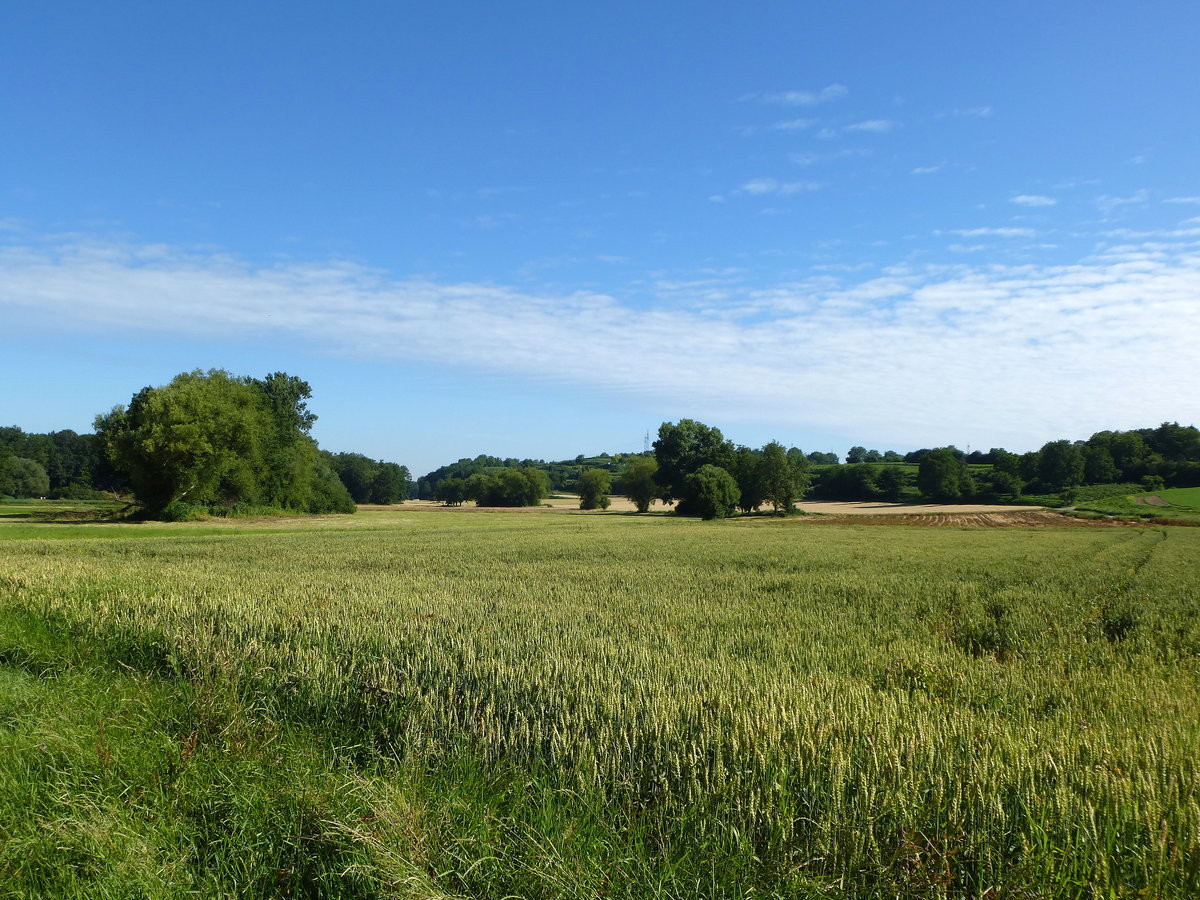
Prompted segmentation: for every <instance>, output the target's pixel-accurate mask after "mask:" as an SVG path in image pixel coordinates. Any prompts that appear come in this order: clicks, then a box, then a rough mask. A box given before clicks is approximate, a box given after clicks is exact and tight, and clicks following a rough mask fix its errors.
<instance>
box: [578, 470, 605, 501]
mask: <svg viewBox="0 0 1200 900" xmlns="http://www.w3.org/2000/svg"><path fill="white" fill-rule="evenodd" d="M611 490H612V476H611V475H610V474H609V473H608V470H607V469H588V470H587V471H586V472H584V473H583V475H581V476H580V478H579V508H580V509H608V507H609V504H610V503H611V500H610V498H609V496H608V495H609V492H610V491H611Z"/></svg>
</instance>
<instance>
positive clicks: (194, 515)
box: [158, 500, 208, 522]
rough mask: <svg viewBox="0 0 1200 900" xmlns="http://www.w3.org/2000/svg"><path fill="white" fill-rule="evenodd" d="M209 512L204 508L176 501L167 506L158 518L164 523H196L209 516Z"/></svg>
mask: <svg viewBox="0 0 1200 900" xmlns="http://www.w3.org/2000/svg"><path fill="white" fill-rule="evenodd" d="M207 514H208V511H207V510H206V509H204V507H202V506H195V505H193V504H191V503H184V502H183V501H182V500H175V501H173V502H171V503H168V504H167V507H166V509H164V510H163V511H162V512H161V513H160V514H159V516H158V518H159V519H161V520H162V521H164V522H196V521H199V520H200V519H203V518H205V517H206V516H207Z"/></svg>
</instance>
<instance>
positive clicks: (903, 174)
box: [0, 0, 1200, 474]
mask: <svg viewBox="0 0 1200 900" xmlns="http://www.w3.org/2000/svg"><path fill="white" fill-rule="evenodd" d="M1197 34H1200V6H1197V5H1196V4H1194V3H1191V2H1161V3H1154V4H1134V3H1116V2H1099V3H1097V2H1089V3H1083V2H1074V0H1067V2H1056V3H1053V4H1046V3H1032V2H1011V3H1005V4H973V3H961V2H954V3H950V2H946V3H906V4H893V3H863V2H848V3H839V4H797V3H761V4H751V5H748V6H747V5H740V6H736V7H735V6H734V5H732V4H715V3H714V4H709V3H704V4H696V3H687V4H684V3H668V2H663V3H656V4H644V3H609V4H602V5H595V4H588V5H584V4H564V3H519V2H518V3H510V4H490V3H489V4H485V3H449V4H436V5H434V4H429V5H418V4H398V3H341V4H332V3H330V4H317V3H286V4H285V3H272V2H267V3H258V4H242V3H237V4H235V3H223V2H213V3H206V4H182V3H150V2H145V3H128V2H112V3H104V4H97V3H61V2H54V0H47V2H45V3H37V4H6V5H5V6H4V8H3V9H2V10H0V84H3V90H0V323H2V324H3V330H4V333H5V337H6V340H5V347H4V351H3V353H2V354H0V423H2V424H10V423H11V424H16V425H20V426H21V427H23V428H25V429H27V430H30V431H44V430H54V429H59V428H74V429H76V430H80V431H84V430H90V427H91V422H92V418H93V417H94V415H95V414H96V413H98V412H101V411H104V410H107V409H108V408H110V407H111V406H113V405H114V404H117V403H122V402H127V401H128V399H129V397H130V396H131V395H132V394H133V393H134V392H136V391H137V390H138V389H140V388H141V387H142V386H144V385H147V384H162V383H165V382H166V381H169V380H170V378H171V377H172V376H174V375H175V374H176V373H178V372H180V371H184V370H189V369H193V368H213V367H216V368H225V369H229V370H230V371H233V372H236V373H238V374H250V375H263V374H265V373H267V372H270V371H275V370H284V371H287V372H289V373H291V374H294V375H299V376H300V377H302V378H305V379H306V380H308V381H309V382H310V383H311V385H312V387H313V390H314V398H313V402H312V406H313V408H314V410H315V411H316V412H317V414H318V416H319V417H320V419H319V421H318V424H317V426H316V429H315V431H314V433H315V435H316V436H317V438H318V440H320V442H321V444H322V446H324V447H326V448H328V449H332V450H355V451H359V452H364V453H367V454H369V455H371V456H375V457H381V458H385V459H390V460H395V461H398V462H401V463H404V464H406V465H408V466H409V467H410V469H412V470H413V472H414V473H415V474H420V473H423V472H425V471H428V470H430V469H432V468H434V467H436V466H438V465H441V464H443V463H445V462H449V461H452V460H455V459H457V458H459V457H461V456H474V455H476V454H477V453H493V454H497V455H501V456H506V455H512V456H516V457H545V458H561V457H571V456H574V455H576V454H577V453H593V452H599V451H601V450H609V451H616V450H622V449H640V448H641V446H642V441H643V435H644V434H645V432H646V431H651V432H653V431H654V430H655V429H656V428H657V427H658V425H659V423H661V422H663V421H665V420H677V419H679V418H682V417H692V418H698V419H701V420H702V421H705V422H707V423H709V424H713V425H717V426H719V427H720V428H721V429H722V430H723V431H724V432H725V434H726V436H728V437H730V438H732V439H733V440H735V441H737V442H739V443H746V444H751V445H755V446H758V445H761V444H762V443H765V442H766V441H768V440H771V439H778V440H781V441H783V442H785V443H787V444H789V445H797V446H800V447H801V448H803V449H805V450H817V449H819V450H835V451H837V452H839V453H844V452H845V450H846V449H847V448H848V447H850V446H851V445H854V444H863V445H866V446H868V447H878V448H879V449H889V448H895V449H899V450H906V449H913V448H915V447H920V446H936V445H942V444H946V443H955V444H957V445H958V446H960V447H966V446H971V447H974V448H983V449H986V448H988V447H992V446H1005V447H1007V448H1009V449H1010V450H1026V449H1031V448H1034V447H1037V446H1040V445H1041V444H1042V443H1044V442H1045V441H1047V440H1052V439H1057V438H1060V437H1070V438H1085V437H1087V436H1088V435H1089V434H1091V433H1092V432H1094V431H1096V430H1100V429H1103V428H1134V427H1142V426H1149V425H1155V424H1157V423H1158V422H1160V421H1163V420H1172V421H1174V420H1178V421H1180V422H1184V423H1196V422H1200V392H1198V391H1197V388H1198V387H1200V377H1198V376H1197V367H1196V364H1195V356H1196V348H1197V346H1200V164H1198V163H1200V154H1198V152H1197V150H1198V148H1200V96H1198V95H1200V62H1198V59H1200V57H1197V54H1196V53H1195V47H1194V42H1195V36H1196V35H1197Z"/></svg>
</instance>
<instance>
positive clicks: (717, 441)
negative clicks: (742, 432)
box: [654, 419, 737, 504]
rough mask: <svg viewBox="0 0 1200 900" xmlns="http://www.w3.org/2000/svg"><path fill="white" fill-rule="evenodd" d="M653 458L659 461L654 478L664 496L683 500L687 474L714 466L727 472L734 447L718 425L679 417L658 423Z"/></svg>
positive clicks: (685, 492)
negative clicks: (676, 422) (672, 420)
mask: <svg viewBox="0 0 1200 900" xmlns="http://www.w3.org/2000/svg"><path fill="white" fill-rule="evenodd" d="M654 458H655V461H656V462H657V463H658V471H657V472H655V474H654V479H655V481H657V482H658V484H659V486H660V487H661V488H662V497H663V499H664V500H682V499H684V498H685V497H686V496H687V487H686V485H685V481H686V479H687V477H688V476H689V475H691V474H692V473H694V472H696V471H697V470H698V469H700V468H701V467H703V466H706V465H710V466H715V467H717V468H722V469H725V470H726V474H728V471H729V469H731V468H732V467H733V464H734V449H733V444H732V443H730V442H729V441H727V440H725V436H724V435H722V434H721V431H720V429H718V428H713V427H710V426H708V425H705V424H703V423H701V422H697V421H695V420H694V419H680V420H679V422H678V424H672V423H671V422H663V423H662V425H660V426H659V429H658V440H656V441H655V442H654ZM734 502H735V504H736V502H737V498H735V500H734Z"/></svg>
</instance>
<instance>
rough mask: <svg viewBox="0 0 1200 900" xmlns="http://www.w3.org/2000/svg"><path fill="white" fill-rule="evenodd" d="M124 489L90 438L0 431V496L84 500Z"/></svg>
mask: <svg viewBox="0 0 1200 900" xmlns="http://www.w3.org/2000/svg"><path fill="white" fill-rule="evenodd" d="M123 488H124V481H123V480H122V478H121V476H120V475H118V474H117V473H116V472H114V471H113V470H112V468H111V467H110V466H109V465H108V463H107V461H106V460H105V458H104V454H103V452H102V450H101V447H100V442H99V440H98V439H97V437H96V435H94V434H78V433H76V432H74V431H71V430H65V431H52V432H49V433H48V434H30V433H27V432H25V431H23V430H21V429H20V428H18V427H17V426H15V425H12V426H7V427H0V495H8V496H12V497H55V498H62V497H65V498H69V499H73V500H87V499H93V498H96V497H100V496H103V493H104V492H117V491H120V490H122V489H123Z"/></svg>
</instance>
